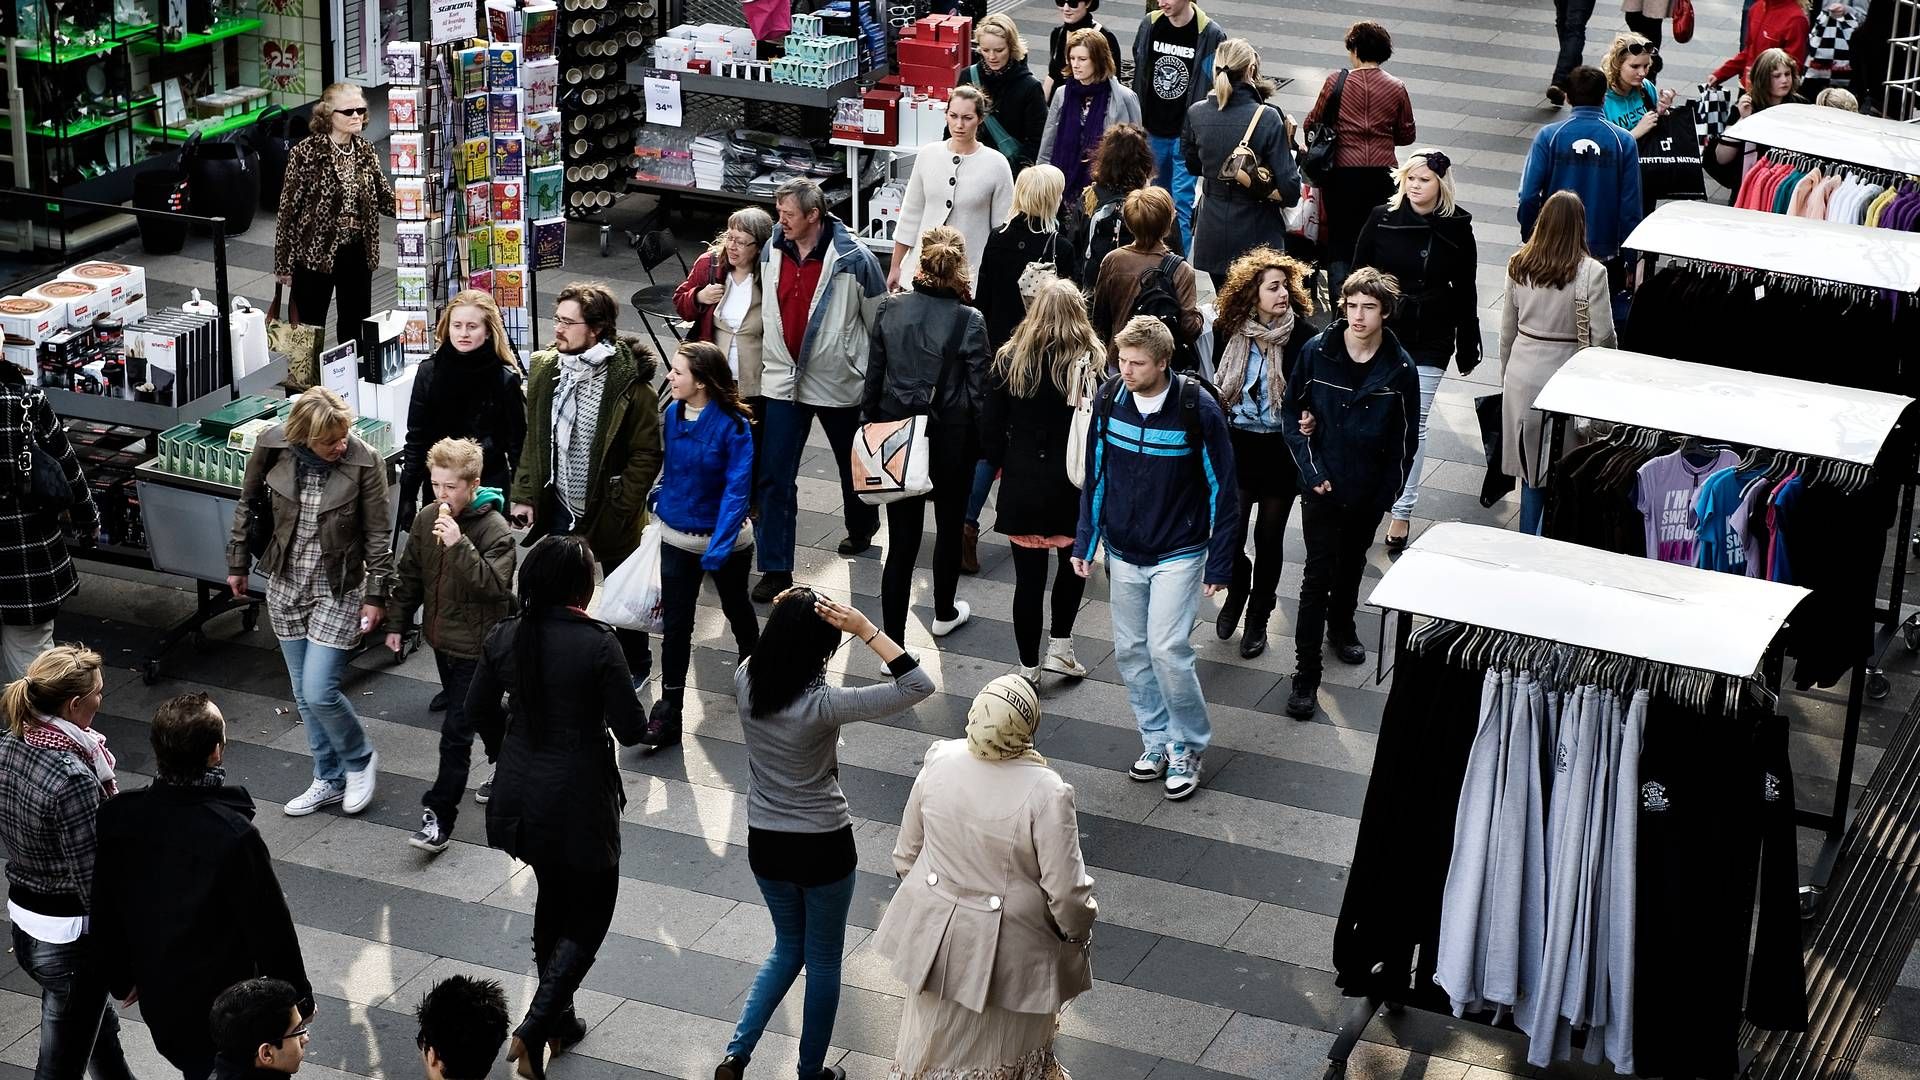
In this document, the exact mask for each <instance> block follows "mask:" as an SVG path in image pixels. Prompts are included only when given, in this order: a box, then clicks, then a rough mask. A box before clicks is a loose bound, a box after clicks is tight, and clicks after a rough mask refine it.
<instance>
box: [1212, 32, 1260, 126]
mask: <svg viewBox="0 0 1920 1080" xmlns="http://www.w3.org/2000/svg"><path fill="white" fill-rule="evenodd" d="M1236 76H1237V78H1236ZM1259 78H1260V54H1259V53H1258V52H1256V51H1255V50H1254V47H1253V46H1252V45H1251V44H1249V43H1248V41H1247V39H1246V38H1228V39H1227V40H1225V41H1223V42H1221V43H1220V47H1219V48H1217V49H1215V50H1214V53H1213V107H1214V108H1215V109H1225V108H1226V107H1227V101H1228V99H1230V98H1232V97H1233V87H1234V83H1236V82H1247V83H1254V82H1258V80H1259Z"/></svg>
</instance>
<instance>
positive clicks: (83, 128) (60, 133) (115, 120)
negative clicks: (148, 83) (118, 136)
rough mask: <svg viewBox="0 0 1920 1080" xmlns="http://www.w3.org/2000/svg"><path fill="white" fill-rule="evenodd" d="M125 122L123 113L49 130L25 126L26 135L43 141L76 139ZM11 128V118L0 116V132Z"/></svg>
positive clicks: (31, 125) (93, 118)
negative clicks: (90, 132)
mask: <svg viewBox="0 0 1920 1080" xmlns="http://www.w3.org/2000/svg"><path fill="white" fill-rule="evenodd" d="M126 122H127V117H126V114H125V113H122V114H120V115H118V116H93V117H89V118H87V119H85V120H77V121H75V122H73V123H71V124H68V125H67V126H66V127H64V128H57V127H53V128H49V127H42V126H40V125H39V124H29V125H28V126H27V134H28V135H29V136H37V137H39V138H43V139H77V138H79V137H80V136H82V135H85V134H86V133H87V132H89V131H99V130H100V129H101V128H104V127H112V126H113V125H115V124H124V123H126ZM12 128H13V120H12V118H10V117H6V116H0V131H8V130H11V129H12Z"/></svg>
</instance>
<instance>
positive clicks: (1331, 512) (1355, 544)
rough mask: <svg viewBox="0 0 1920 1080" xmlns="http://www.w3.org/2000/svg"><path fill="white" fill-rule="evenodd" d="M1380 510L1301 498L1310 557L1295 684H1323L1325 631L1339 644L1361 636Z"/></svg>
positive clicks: (1302, 598)
mask: <svg viewBox="0 0 1920 1080" xmlns="http://www.w3.org/2000/svg"><path fill="white" fill-rule="evenodd" d="M1381 516H1382V515H1381V513H1380V511H1378V510H1370V509H1362V508H1359V507H1352V506H1341V505H1339V504H1338V503H1333V502H1328V501H1326V500H1323V499H1312V500H1302V501H1301V503H1300V531H1301V532H1302V533H1304V534H1305V535H1306V541H1307V562H1306V565H1305V566H1304V567H1302V568H1301V579H1300V618H1299V619H1298V620H1297V621H1296V622H1295V623H1294V630H1293V634H1294V658H1295V667H1296V669H1297V671H1296V674H1295V675H1294V677H1293V678H1294V685H1295V686H1296V687H1297V686H1299V685H1301V684H1302V682H1303V680H1305V681H1310V682H1311V683H1312V684H1313V685H1315V686H1318V685H1319V683H1320V672H1321V659H1320V637H1321V634H1322V633H1323V632H1324V633H1325V635H1326V636H1327V637H1329V638H1332V639H1333V641H1334V642H1335V643H1337V644H1344V645H1352V644H1355V643H1357V642H1358V641H1359V640H1360V635H1359V632H1358V631H1357V630H1356V629H1355V627H1354V622H1353V613H1354V611H1355V610H1356V609H1357V608H1358V607H1359V606H1360V578H1361V575H1363V574H1364V573H1366V569H1367V548H1368V547H1370V546H1371V545H1372V544H1373V534H1374V533H1375V531H1377V530H1378V529H1379V528H1380V518H1381Z"/></svg>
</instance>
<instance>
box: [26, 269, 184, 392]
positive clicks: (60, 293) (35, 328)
mask: <svg viewBox="0 0 1920 1080" xmlns="http://www.w3.org/2000/svg"><path fill="white" fill-rule="evenodd" d="M146 317H147V272H146V270H145V269H144V268H142V267H138V266H128V265H125V264H123V263H112V262H84V263H80V264H79V265H77V266H70V267H68V268H67V269H65V270H62V271H60V272H59V273H58V274H56V275H54V279H53V280H52V281H49V282H46V283H45V284H43V285H38V286H35V287H34V288H32V289H28V290H27V291H26V292H25V293H24V294H22V295H19V296H5V297H0V332H4V334H5V337H6V342H5V346H4V348H5V361H6V362H7V363H10V364H12V365H13V366H15V367H17V368H19V369H20V370H21V371H23V372H26V374H27V378H28V379H29V380H33V381H36V382H37V381H39V379H40V372H41V370H42V363H43V361H50V362H52V363H53V364H54V365H55V366H56V367H58V368H60V369H62V370H63V371H64V370H65V369H67V368H69V367H72V366H74V365H75V362H76V361H77V362H78V366H79V368H81V369H86V368H89V367H91V368H92V369H93V371H92V372H91V373H90V374H88V375H87V377H86V381H87V383H88V388H89V389H94V390H95V391H96V392H105V389H106V387H107V384H108V377H109V376H118V375H121V374H123V373H124V364H123V362H122V361H121V360H120V356H121V355H122V350H123V344H122V343H123V339H124V334H123V331H124V328H126V327H127V326H130V325H132V324H135V323H138V322H140V321H141V320H142V319H145V318H146ZM96 324H98V325H99V326H101V327H103V328H104V331H105V332H104V333H103V332H98V331H96V330H95V326H96ZM103 341H104V343H105V345H106V346H107V350H108V351H109V352H110V353H111V355H107V354H105V353H103V352H102V350H101V345H102V343H103ZM110 364H111V366H113V367H115V368H116V370H115V371H112V372H109V371H107V370H106V369H107V368H108V367H109V366H110ZM55 385H58V383H56V384H55ZM118 386H119V388H120V390H121V391H122V393H121V394H119V395H118V396H129V395H125V394H124V390H125V382H124V380H120V381H119V382H118Z"/></svg>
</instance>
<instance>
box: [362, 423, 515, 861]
mask: <svg viewBox="0 0 1920 1080" xmlns="http://www.w3.org/2000/svg"><path fill="white" fill-rule="evenodd" d="M483 461H484V457H483V452H482V451H481V449H480V444H479V443H476V442H474V441H473V440H471V439H441V440H440V441H439V442H437V443H434V444H433V447H432V449H430V450H428V451H427V470H428V477H429V482H430V483H431V484H432V485H433V501H432V502H430V503H428V504H427V505H425V506H423V507H421V508H420V513H419V514H417V515H415V516H414V519H413V528H412V529H411V530H410V531H409V532H408V536H407V548H406V550H405V551H404V552H402V553H401V555H400V568H399V570H398V571H397V572H396V573H395V574H394V584H393V593H392V598H391V602H390V603H389V604H388V605H387V648H389V649H394V650H396V651H397V650H398V649H399V648H400V634H401V631H402V630H404V629H405V628H406V627H408V626H410V625H412V624H413V613H414V611H415V609H417V608H419V607H420V606H421V605H422V604H423V603H424V604H425V605H426V609H427V615H426V625H425V630H426V635H427V644H429V645H432V646H433V663H434V666H435V667H437V668H439V669H440V685H441V686H443V687H445V688H446V693H447V711H446V714H445V715H444V716H443V717H442V718H441V721H440V768H439V770H438V771H437V772H436V773H435V774H434V778H433V786H432V787H430V788H428V789H427V793H426V795H425V796H424V797H422V799H421V802H422V803H423V804H424V806H423V807H422V809H421V811H420V831H419V832H416V833H414V834H413V835H412V836H410V837H408V838H407V843H409V844H412V845H413V846H414V847H417V848H419V849H420V850H421V851H425V852H428V853H430V854H434V855H438V854H439V853H440V852H442V851H445V850H446V849H447V845H448V844H451V843H453V823H454V821H455V820H457V819H458V817H459V815H460V799H461V797H462V796H464V795H465V794H466V790H467V774H468V770H469V769H470V768H471V766H472V760H473V722H472V721H471V720H470V719H468V717H467V688H468V687H469V686H470V685H471V684H472V683H473V670H474V668H475V667H476V666H477V665H478V664H479V663H480V653H481V649H482V646H483V645H484V644H485V642H486V638H487V631H489V630H491V629H493V626H494V624H495V623H497V622H499V621H500V620H501V619H504V618H506V617H507V616H508V615H511V614H513V609H514V597H513V558H514V541H513V532H512V530H511V529H510V528H509V527H508V525H507V519H506V518H505V517H504V516H502V514H501V511H503V510H505V509H506V505H507V500H506V497H505V496H504V495H502V494H501V493H500V491H499V489H498V488H483V487H481V486H480V470H481V467H482V464H483Z"/></svg>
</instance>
